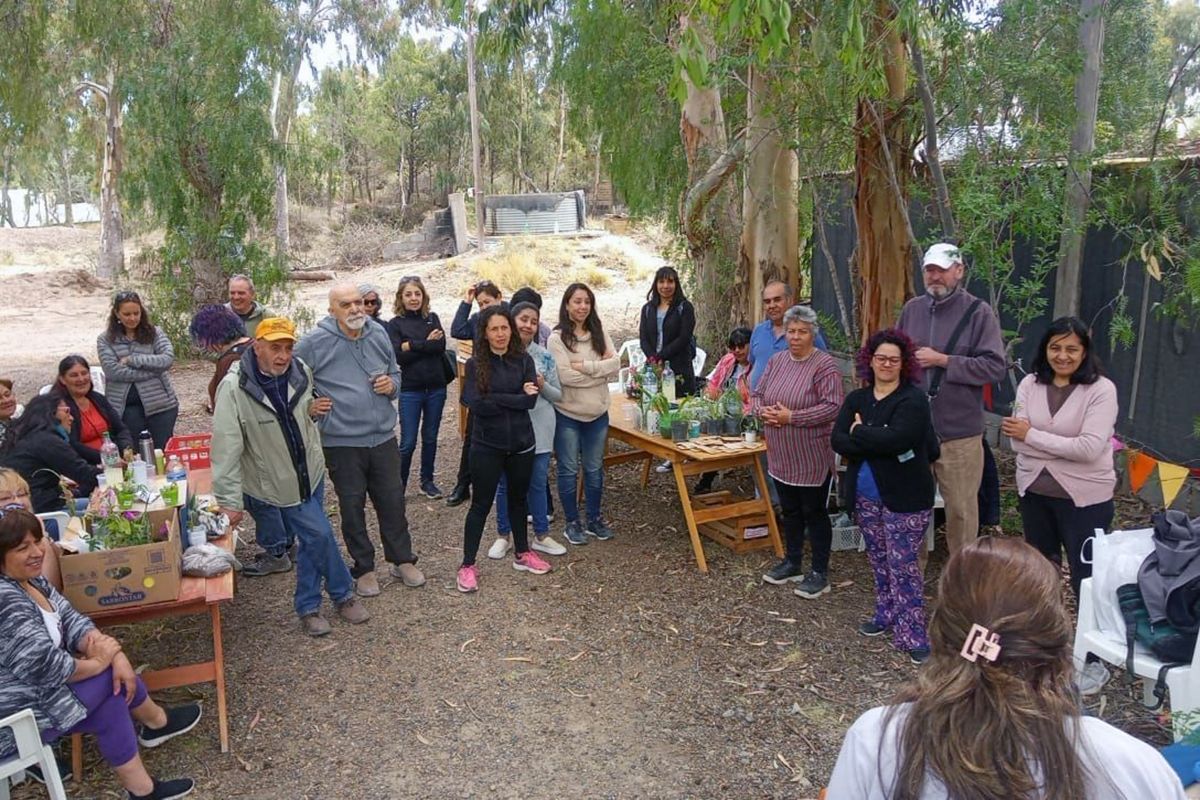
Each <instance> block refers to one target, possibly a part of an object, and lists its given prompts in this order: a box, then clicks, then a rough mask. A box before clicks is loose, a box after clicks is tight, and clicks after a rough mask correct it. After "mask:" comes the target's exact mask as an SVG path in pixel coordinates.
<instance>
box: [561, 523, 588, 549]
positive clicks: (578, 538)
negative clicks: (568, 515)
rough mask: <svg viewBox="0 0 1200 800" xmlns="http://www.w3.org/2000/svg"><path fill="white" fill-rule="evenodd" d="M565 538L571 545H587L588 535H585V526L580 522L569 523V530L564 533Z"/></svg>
mask: <svg viewBox="0 0 1200 800" xmlns="http://www.w3.org/2000/svg"><path fill="white" fill-rule="evenodd" d="M563 537H564V538H566V540H567V541H568V542H570V543H571V544H587V534H586V533H584V530H583V525H582V524H581V523H580V522H579V520H574V521H572V522H568V523H567V529H566V530H565V531H563Z"/></svg>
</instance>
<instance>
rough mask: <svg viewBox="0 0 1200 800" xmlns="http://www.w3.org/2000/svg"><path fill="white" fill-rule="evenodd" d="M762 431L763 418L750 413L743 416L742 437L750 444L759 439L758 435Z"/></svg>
mask: <svg viewBox="0 0 1200 800" xmlns="http://www.w3.org/2000/svg"><path fill="white" fill-rule="evenodd" d="M761 432H762V418H760V417H757V416H755V415H754V414H748V415H746V416H744V417H742V438H743V439H745V440H746V441H747V442H749V443H750V444H754V443H755V442H757V441H758V435H759V433H761Z"/></svg>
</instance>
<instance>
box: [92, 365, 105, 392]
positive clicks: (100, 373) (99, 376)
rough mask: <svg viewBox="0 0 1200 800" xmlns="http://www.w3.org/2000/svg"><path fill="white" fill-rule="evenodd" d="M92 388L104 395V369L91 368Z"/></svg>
mask: <svg viewBox="0 0 1200 800" xmlns="http://www.w3.org/2000/svg"><path fill="white" fill-rule="evenodd" d="M91 373H92V388H94V389H95V390H96V391H97V392H99V393H100V394H104V386H105V384H104V369H103V368H102V367H92V368H91Z"/></svg>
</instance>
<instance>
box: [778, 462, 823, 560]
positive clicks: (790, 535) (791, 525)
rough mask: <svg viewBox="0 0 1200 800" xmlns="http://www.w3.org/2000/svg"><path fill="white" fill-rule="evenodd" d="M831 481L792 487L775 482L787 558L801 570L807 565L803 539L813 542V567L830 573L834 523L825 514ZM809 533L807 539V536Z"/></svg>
mask: <svg viewBox="0 0 1200 800" xmlns="http://www.w3.org/2000/svg"><path fill="white" fill-rule="evenodd" d="M829 480H830V479H829V478H825V482H824V483H822V484H821V485H820V486H791V485H789V484H786V483H783V482H781V481H775V486H776V488H777V489H778V490H779V505H780V506H782V507H783V538H784V544H785V546H786V548H787V553H786V554H787V559H788V561H791V562H792V563H793V564H795V565H796V566H797V567H799V566H800V565H801V564H802V563H803V562H804V540H805V538H808V540H809V541H810V542H812V568H813V570H814V571H815V572H820V573H828V572H829V550H830V548H831V547H833V524H832V523H831V522H830V521H829V513H828V512H827V511H826V502H825V501H826V499H827V498H828V497H829ZM806 532H807V534H808V536H807V537H806V536H805V533H806Z"/></svg>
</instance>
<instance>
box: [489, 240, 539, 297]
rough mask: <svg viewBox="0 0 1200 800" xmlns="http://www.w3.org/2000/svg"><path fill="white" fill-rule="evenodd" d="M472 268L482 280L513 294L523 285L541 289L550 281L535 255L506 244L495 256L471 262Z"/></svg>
mask: <svg viewBox="0 0 1200 800" xmlns="http://www.w3.org/2000/svg"><path fill="white" fill-rule="evenodd" d="M471 269H472V270H473V271H474V273H475V274H476V275H477V276H478V277H479V279H480V280H488V281H491V282H492V283H494V284H496V285H497V286H499V287H500V288H501V289H503V290H504V292H505V294H512V292H513V291H514V290H516V289H520V288H521V287H522V286H532V287H533V288H534V289H537V290H538V291H541V290H542V289H544V288H546V286H547V284H548V283H549V276H548V275H547V274H546V270H544V269H543V268H542V267H540V266H538V264H537V262H536V261H535V260H534V258H533V256H532V255H531V254H530V253H528V252H521V251H519V250H517V249H515V248H512V247H509V246H508V245H505V247H504V249H502V250H501V251H500V252H499V253H497V254H496V255H494V256H487V257H485V258H481V259H479V260H477V261H475V262H474V263H473V264H471Z"/></svg>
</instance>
